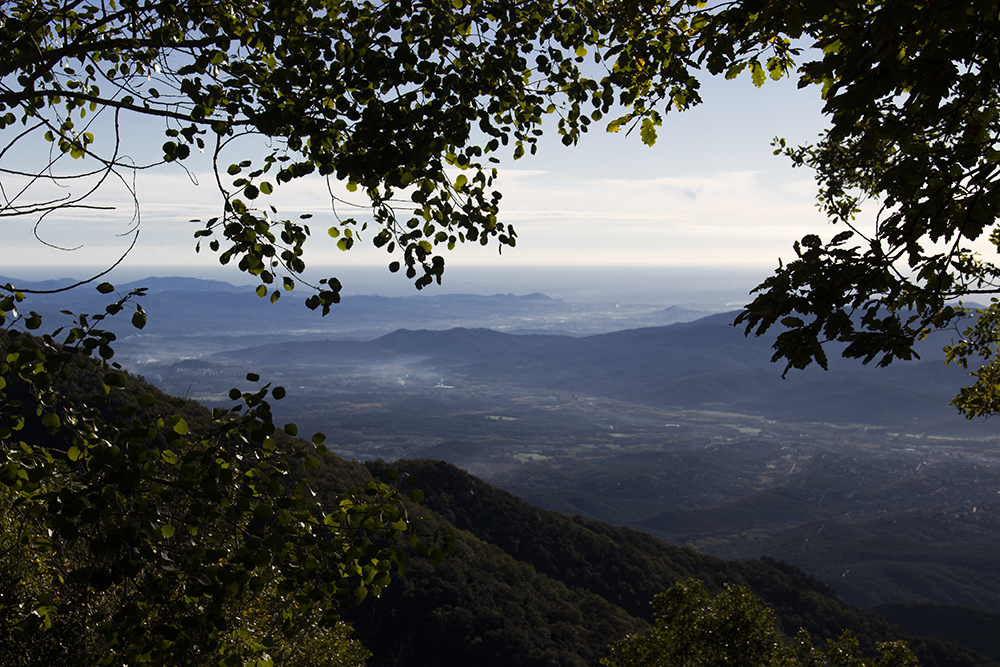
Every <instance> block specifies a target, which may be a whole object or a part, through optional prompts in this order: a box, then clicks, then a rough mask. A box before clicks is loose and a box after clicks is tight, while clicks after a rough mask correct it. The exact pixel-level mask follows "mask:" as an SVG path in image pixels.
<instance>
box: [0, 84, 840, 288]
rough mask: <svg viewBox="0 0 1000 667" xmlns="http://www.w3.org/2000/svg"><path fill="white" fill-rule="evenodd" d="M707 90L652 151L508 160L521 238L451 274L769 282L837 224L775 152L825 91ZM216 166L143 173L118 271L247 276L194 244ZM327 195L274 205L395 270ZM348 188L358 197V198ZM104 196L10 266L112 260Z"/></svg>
mask: <svg viewBox="0 0 1000 667" xmlns="http://www.w3.org/2000/svg"><path fill="white" fill-rule="evenodd" d="M703 96H704V98H705V102H704V104H702V105H701V106H699V107H696V108H694V109H692V110H689V111H686V112H684V113H679V112H671V113H669V114H667V115H666V117H665V119H664V126H663V127H662V128H661V129H660V132H659V140H658V142H657V144H656V145H655V146H654V147H647V146H644V145H643V144H642V143H641V141H640V139H639V137H638V136H637V135H638V133H635V134H633V135H632V136H625V133H624V132H621V133H618V134H608V133H606V132H604V129H603V125H602V124H596V125H597V127H596V129H594V130H592V131H591V132H589V133H587V134H586V135H584V136H583V138H582V139H581V141H580V144H579V145H577V146H573V147H565V146H562V145H561V143H560V142H559V141H558V137H557V136H556V134H555V132H549V133H547V135H546V137H545V138H544V139H543V141H542V143H541V145H540V149H539V153H538V154H537V155H535V156H526V157H524V158H522V159H521V160H518V161H513V160H507V161H505V162H504V163H503V164H502V165H501V171H500V179H499V183H498V189H499V190H500V191H501V192H502V193H503V200H502V209H501V218H502V219H503V220H504V221H506V222H509V223H512V224H513V225H514V226H515V229H516V230H517V234H518V245H517V247H516V248H513V249H507V248H505V249H504V250H503V252H502V254H501V253H499V252H498V251H497V248H496V247H495V246H493V247H488V248H481V247H479V246H478V245H477V246H471V245H470V246H466V247H462V246H460V247H459V248H457V249H456V250H455V251H453V252H451V253H448V254H447V255H446V262H447V264H448V266H449V268H450V269H452V270H451V272H450V273H449V272H448V271H446V280H447V279H448V278H449V276H450V275H452V274H454V275H462V276H465V277H467V278H468V279H471V280H472V281H473V282H475V278H476V271H477V270H479V271H483V272H487V273H489V272H490V271H492V272H493V273H495V274H497V275H500V274H502V273H503V272H505V271H506V272H507V274H508V275H509V274H510V272H512V271H514V272H516V273H517V274H518V275H525V274H527V273H531V271H532V270H533V269H534V268H544V269H553V268H558V267H564V268H565V270H566V271H587V270H589V271H591V272H593V271H598V272H600V271H602V270H606V269H607V270H609V269H610V267H646V268H653V269H655V268H659V269H662V270H663V271H666V272H667V273H670V272H674V274H676V272H677V271H679V270H682V269H685V268H691V269H692V270H700V271H702V274H701V275H702V276H703V278H705V277H706V276H710V275H711V271H709V273H704V269H706V268H707V269H715V270H716V271H717V272H719V274H720V275H721V273H723V272H726V271H728V272H730V273H731V272H733V271H736V272H743V273H742V274H741V275H743V274H747V272H748V271H749V273H750V274H753V275H760V277H761V279H762V278H763V277H764V276H765V275H766V274H767V273H768V272H769V271H770V270H771V269H773V268H774V267H775V266H776V265H777V261H778V258H779V257H781V258H785V259H788V258H789V256H790V255H791V254H792V253H791V245H792V243H793V241H795V240H796V239H799V238H801V237H802V236H803V235H804V234H807V233H821V234H822V233H824V232H826V231H828V230H827V229H825V228H826V227H827V223H826V221H825V219H824V218H823V216H822V215H821V214H820V212H819V211H818V210H817V209H816V207H815V185H814V182H813V180H812V174H811V173H810V172H809V171H806V170H804V169H793V168H792V167H791V165H790V163H789V161H788V160H787V158H784V157H780V156H774V155H772V147H771V145H770V143H771V140H772V139H773V138H774V137H776V136H781V137H785V138H786V139H787V140H788V141H789V143H790V144H799V143H808V142H810V141H812V140H814V139H815V138H816V137H817V136H818V134H819V133H820V132H821V130H822V129H823V127H824V119H823V116H822V113H821V102H820V99H819V91H818V89H816V88H812V89H804V90H799V89H797V88H796V86H795V82H794V81H791V80H783V81H778V82H774V81H768V82H767V83H766V84H765V85H764V86H763V87H762V88H760V89H757V88H755V87H754V86H753V85H752V84H751V82H750V81H749V77H746V76H744V77H741V78H740V79H738V80H736V81H725V80H723V79H721V78H710V79H708V80H706V81H705V82H704V88H703ZM553 129H554V128H553ZM131 130H132V131H131V134H130V137H131V138H132V139H133V140H134V141H135V142H136V146H133V149H132V150H134V151H138V152H139V154H141V153H142V151H144V150H145V151H149V149H150V147H152V148H153V149H155V148H156V147H158V146H159V144H160V143H162V139H161V136H162V135H160V134H159V132H160V130H159V129H158V128H157V126H156V125H150V126H149V127H141V128H139V127H134V128H131ZM195 157H198V156H195ZM208 167H209V165H208V164H207V161H206V160H204V159H202V160H201V161H199V160H191V161H190V164H189V165H188V168H189V169H191V172H185V171H184V170H182V169H181V168H179V167H177V166H173V165H165V166H163V167H159V168H157V169H155V170H152V171H148V172H141V173H140V174H139V175H138V176H137V179H136V182H135V188H136V191H137V194H138V198H139V200H140V203H141V207H140V214H141V219H140V226H139V229H140V233H139V238H138V242H137V244H136V247H135V248H134V249H133V250H132V251H131V253H130V254H129V255H128V257H127V258H126V259H125V260H124V262H123V263H122V265H121V267H120V268H119V269H118V270H117V271H116V273H117V274H118V275H120V276H124V277H127V278H129V279H131V278H133V277H139V276H145V275H175V274H185V275H203V276H206V277H213V278H218V279H223V280H228V281H229V282H234V283H239V282H245V277H243V276H241V275H240V274H239V272H238V271H237V270H236V269H235V268H231V267H230V268H226V269H225V270H220V267H219V266H218V262H217V258H216V257H215V256H214V255H213V254H212V253H210V252H208V251H207V250H203V251H202V252H201V253H200V255H199V254H195V252H194V244H195V241H194V239H193V238H192V234H193V232H194V230H195V229H196V228H197V225H196V224H195V223H192V222H190V220H191V219H196V218H199V219H205V218H208V217H211V216H213V215H216V214H217V213H218V212H219V210H220V206H221V205H220V198H219V194H218V191H217V190H216V188H215V185H214V183H213V177H212V176H211V172H210V171H209V168H208ZM196 183H197V184H196ZM10 185H11V184H10V183H9V182H8V183H7V184H6V186H7V189H8V190H9V189H10ZM326 188H327V186H326V183H325V182H324V181H322V180H321V179H319V178H315V179H304V180H303V181H302V182H298V183H294V184H290V185H284V186H281V187H279V188H278V189H277V191H276V194H275V195H273V196H272V197H271V198H269V199H271V200H272V201H273V203H275V204H276V205H277V206H278V208H279V213H280V214H282V215H283V216H287V217H291V216H295V215H298V214H299V213H305V212H309V213H313V214H314V215H315V217H314V218H313V220H312V227H313V228H314V238H313V240H312V241H311V243H310V245H309V250H308V254H307V256H306V261H307V263H308V264H310V265H312V266H315V267H316V268H317V269H318V270H322V271H326V272H327V273H324V275H329V272H330V271H334V272H336V271H337V270H338V268H340V269H341V270H343V271H349V270H355V269H358V270H360V269H372V270H374V268H375V267H385V265H386V264H387V263H388V262H389V261H391V259H393V257H390V256H388V255H387V254H386V253H384V252H383V251H381V250H377V249H374V248H372V247H371V246H370V244H365V243H362V244H361V245H360V246H355V248H354V249H352V250H351V251H350V252H347V253H343V252H341V251H339V250H337V249H336V248H335V245H334V242H333V241H332V239H329V238H328V237H327V236H326V234H325V233H323V230H325V228H326V227H327V226H329V224H331V223H332V221H333V215H332V212H331V210H330V203H329V196H328V193H327V189H326ZM64 191H72V188H71V187H70V188H68V189H66V190H64ZM58 194H59V193H54V194H53V196H58ZM338 194H341V195H342V196H344V197H345V198H350V194H349V193H347V192H346V191H341V192H339V193H338ZM93 201H94V202H99V203H101V204H103V205H105V206H108V207H112V206H113V207H115V208H114V210H96V211H95V210H89V211H81V212H78V213H76V214H74V215H63V216H61V217H59V218H56V217H54V216H52V217H50V218H47V219H46V220H44V221H42V223H41V224H40V225H39V226H38V227H37V229H36V230H35V231H37V233H38V236H39V237H41V238H42V239H44V240H46V241H48V242H51V243H54V244H57V245H59V246H63V247H77V246H79V249H77V250H74V251H72V252H67V251H63V250H56V249H53V248H51V247H48V246H46V245H44V244H43V243H41V242H39V241H38V240H37V239H36V238H35V236H34V235H33V221H29V220H23V221H21V220H7V221H6V222H5V223H4V225H3V226H2V227H0V248H3V255H4V257H5V259H4V262H3V269H2V271H0V273H2V274H5V275H14V276H21V277H25V278H39V277H61V276H64V275H68V276H74V277H76V276H78V275H82V273H86V271H88V270H90V269H91V268H92V267H96V266H107V265H110V264H111V263H113V262H114V261H115V260H116V259H117V258H118V257H119V256H120V255H121V254H122V253H123V252H124V251H125V249H126V248H127V247H128V244H129V243H130V239H131V236H129V235H128V234H127V232H129V230H131V229H132V228H133V226H134V219H133V213H134V211H133V206H132V204H131V203H130V202H129V200H128V197H127V192H126V191H125V189H124V188H123V187H121V186H113V185H112V186H110V187H106V188H105V189H103V190H102V191H100V192H99V193H98V194H97V195H96V196H95V197H94V200H93ZM123 234H124V235H123ZM363 240H364V237H363ZM383 272H384V270H383ZM498 272H499V273H498ZM550 273H551V271H550ZM580 275H585V273H581V274H580ZM664 275H666V274H664ZM678 275H679V274H678ZM394 279H395V280H397V281H399V282H402V283H405V279H404V278H402V277H400V276H397V277H394ZM456 280H465V278H459V279H456ZM405 287H406V288H408V289H412V288H410V287H409V286H408V285H405ZM462 287H463V284H461V283H460V284H458V285H452V286H451V289H452V290H458V291H462ZM529 287H530V286H529V285H527V284H526V285H525V286H524V287H523V288H522V290H521V291H525V290H528V288H529ZM542 287H543V288H544V285H542ZM373 289H374V288H373ZM390 289H391V288H390ZM379 291H385V289H380V290H379ZM470 291H471V290H470ZM498 291H504V290H498ZM531 291H536V290H531ZM538 291H541V290H538Z"/></svg>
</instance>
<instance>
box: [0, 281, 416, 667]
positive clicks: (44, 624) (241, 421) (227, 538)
mask: <svg viewBox="0 0 1000 667" xmlns="http://www.w3.org/2000/svg"><path fill="white" fill-rule="evenodd" d="M105 285H106V284H105ZM105 285H102V286H101V287H99V290H101V291H103V292H111V291H113V288H110V285H107V286H105ZM109 288H110V289H109ZM133 296H135V295H133V294H129V295H126V296H124V297H122V298H121V299H119V300H118V301H117V302H116V303H115V304H113V305H112V306H109V308H108V312H107V313H105V314H101V315H98V316H95V317H92V318H90V317H87V316H86V315H80V316H79V317H78V318H77V319H76V323H75V326H73V327H71V328H70V329H69V330H68V332H65V331H64V332H57V334H54V335H46V336H41V337H36V336H30V335H28V334H27V333H25V332H23V331H21V330H19V329H18V328H16V326H15V323H16V322H17V318H14V317H11V315H12V314H13V309H14V306H13V305H12V304H14V303H15V302H17V301H19V300H20V299H22V298H23V297H22V295H20V294H18V293H16V292H14V293H13V294H12V296H11V297H10V298H8V299H7V300H6V302H5V303H4V312H3V313H2V314H0V317H3V318H4V321H5V322H6V323H7V327H6V328H5V329H4V331H3V332H2V348H0V349H2V350H3V357H2V361H0V417H2V419H3V421H2V423H0V438H2V442H3V448H2V450H0V503H2V509H3V512H2V514H3V517H4V524H3V528H4V530H3V531H2V534H0V549H2V550H3V553H4V558H3V561H2V562H3V567H2V568H0V580H2V586H3V588H4V592H5V595H4V598H3V601H2V603H0V607H2V610H0V612H2V613H0V616H2V617H3V620H4V627H3V630H2V632H3V636H2V637H0V638H2V639H3V642H2V645H0V650H2V651H3V652H4V662H5V664H12V665H14V664H38V663H41V662H49V663H50V664H84V663H86V664H99V665H104V664H107V665H115V664H145V663H150V662H157V663H158V662H159V661H160V660H161V658H162V657H163V656H170V664H175V665H202V664H221V665H228V664H238V665H244V664H251V663H254V664H260V665H267V664H271V662H272V661H273V660H274V659H281V660H284V659H285V657H284V656H285V653H288V654H289V655H288V659H290V660H292V662H291V663H290V664H295V662H294V660H295V659H296V658H295V655H299V654H301V653H302V651H307V652H310V651H311V652H313V653H315V651H317V650H320V649H322V646H326V648H327V649H328V648H330V647H331V646H341V647H342V648H343V649H344V650H343V652H342V653H341V654H338V655H339V657H341V658H343V659H344V660H346V661H348V662H350V661H351V660H354V661H355V662H357V661H358V660H359V659H362V658H363V656H362V655H361V653H359V649H358V648H357V647H356V646H354V645H353V644H351V642H350V641H349V640H348V639H347V637H346V635H345V630H344V629H343V628H342V627H341V626H339V625H337V620H338V618H339V613H340V610H341V603H343V602H345V601H349V600H353V601H361V600H363V599H364V598H365V597H366V596H367V595H369V594H375V595H378V594H379V593H380V592H381V590H382V589H383V588H384V587H385V585H386V584H387V583H388V581H389V578H390V575H391V574H392V572H393V571H397V572H402V571H403V569H404V566H405V561H406V555H405V553H404V552H403V550H402V549H401V548H400V547H399V546H397V545H396V544H395V539H396V537H397V536H398V535H400V534H401V533H403V532H404V531H407V530H408V528H409V524H408V519H407V515H406V510H405V508H404V506H403V505H402V503H401V501H400V492H399V491H397V490H395V489H394V488H392V487H390V486H389V485H387V484H379V483H375V482H373V481H369V482H368V483H366V484H365V485H364V486H363V487H356V488H352V489H350V490H349V491H347V492H344V493H341V494H339V495H337V496H336V497H335V498H334V499H332V502H329V503H327V504H320V503H318V502H317V501H316V499H315V497H314V496H315V493H314V491H313V489H312V486H311V484H310V483H309V482H308V480H306V479H303V478H299V477H298V475H297V473H296V470H297V468H296V465H299V466H304V467H305V468H306V469H310V468H315V467H316V466H317V465H318V463H319V459H318V457H319V456H321V455H322V454H323V453H324V452H325V447H324V446H323V445H322V440H323V437H322V435H319V434H317V435H316V436H314V437H313V440H312V442H305V441H302V440H297V439H295V438H293V437H292V436H294V435H295V432H296V429H295V426H294V425H293V424H288V425H286V426H285V427H284V428H283V429H282V428H279V427H277V426H276V425H275V424H274V421H273V418H272V414H271V408H270V404H269V402H268V400H267V399H268V398H269V397H270V398H273V399H280V398H281V397H282V396H283V395H284V393H285V392H284V389H282V388H281V387H273V388H272V387H271V386H270V385H263V386H258V388H257V389H256V390H255V391H246V392H240V391H239V390H236V389H234V390H233V391H232V392H231V394H230V396H231V398H232V399H233V400H235V401H237V402H238V404H237V405H236V406H235V407H233V408H231V409H221V408H217V409H215V410H213V411H212V414H211V418H210V419H207V420H206V419H204V418H201V419H193V420H192V423H196V422H201V424H199V426H198V428H192V426H191V424H189V422H188V420H187V419H186V418H185V415H186V414H189V413H190V410H189V409H188V408H186V406H185V405H184V404H183V401H180V402H174V403H173V404H172V405H168V406H164V405H163V404H162V399H158V397H157V396H156V395H154V394H153V393H145V394H141V395H139V396H138V398H137V401H136V402H137V403H138V408H136V407H132V406H130V405H127V403H128V401H125V402H124V403H125V405H119V406H118V407H117V409H115V410H110V411H108V410H106V409H105V412H103V413H102V410H101V409H99V408H98V407H97V406H100V405H101V404H102V403H104V402H106V401H107V398H108V397H115V396H117V395H118V394H120V393H122V392H125V391H127V390H128V388H129V385H130V384H131V383H130V380H129V379H128V377H127V375H126V374H125V373H123V372H122V371H121V370H120V369H118V368H116V367H115V366H114V365H113V364H112V365H109V364H108V359H109V358H110V356H111V354H110V352H111V350H110V347H109V346H110V344H111V342H113V339H114V335H113V334H110V333H109V332H107V331H103V330H101V329H99V328H98V325H99V324H100V323H101V321H102V320H103V319H104V317H105V316H106V315H107V314H110V313H113V312H119V311H120V310H122V309H124V308H126V307H127V306H129V305H130V304H129V302H130V300H131V298H132V297H133ZM136 312H139V311H136ZM26 319H27V321H28V322H31V320H32V317H31V316H29V317H28V318H26ZM137 322H138V320H137ZM39 324H40V323H39ZM60 333H63V334H64V335H63V336H61V340H57V339H56V338H55V335H59V334H60ZM91 352H96V353H97V356H99V357H102V358H103V359H94V358H93V355H92V354H90V353H91ZM247 380H248V381H250V382H258V378H257V377H256V376H255V375H253V374H250V375H248V376H247ZM88 384H90V385H91V386H93V385H95V384H96V386H97V387H98V391H97V393H96V394H91V395H89V396H87V395H85V394H86V392H85V391H84V392H83V393H84V396H83V397H82V398H81V397H80V395H79V394H80V392H81V388H86V387H87V385H88ZM133 386H134V384H133ZM74 394H76V395H74ZM71 395H72V398H69V396H71ZM120 403H121V402H120ZM164 407H168V408H170V410H165V409H164ZM109 413H110V414H109ZM296 461H298V462H299V464H294V462H296ZM393 475H394V473H393ZM414 493H417V492H416V491H414ZM413 539H414V543H416V536H414V537H413ZM423 549H424V550H425V551H426V550H428V547H427V546H426V545H424V546H423ZM317 624H318V627H317ZM303 632H307V633H309V635H310V636H311V637H312V640H311V641H312V642H314V643H316V642H318V644H317V645H316V647H313V648H310V644H309V643H306V644H303V643H302V642H301V641H298V640H296V641H295V643H292V640H293V639H296V638H297V637H298V636H299V635H301V634H302V633H303ZM322 650H326V649H322ZM307 654H308V653H307ZM352 656H353V657H352ZM334 657H336V656H334ZM298 659H299V660H301V659H302V657H301V655H300V657H299V658H298Z"/></svg>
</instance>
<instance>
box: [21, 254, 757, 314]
mask: <svg viewBox="0 0 1000 667" xmlns="http://www.w3.org/2000/svg"><path fill="white" fill-rule="evenodd" d="M100 270H101V269H97V268H93V267H92V268H91V269H90V270H88V269H87V268H86V267H78V266H75V267H65V269H59V268H55V267H26V266H22V267H16V266H15V267H5V268H4V269H3V274H4V275H6V276H8V277H10V278H19V279H22V280H26V281H41V280H58V279H63V278H70V279H82V278H86V277H89V276H90V275H95V274H96V273H98V272H100ZM772 270H773V267H770V268H769V267H764V266H743V267H740V266H737V267H726V268H720V267H718V266H642V265H640V266H614V265H600V266H552V267H546V266H531V265H509V266H486V267H475V266H470V265H462V264H459V265H448V266H447V268H446V271H445V276H444V280H443V281H442V284H441V285H436V284H435V285H431V286H430V287H427V288H425V289H423V290H420V291H418V290H417V289H416V288H414V287H413V284H412V282H411V281H408V280H407V279H406V277H405V276H404V275H402V273H399V274H395V275H394V274H391V273H389V271H388V269H387V268H385V267H384V266H383V267H377V266H341V267H322V266H316V267H311V269H310V271H309V276H310V277H311V278H313V279H318V277H321V276H322V277H327V276H336V277H337V278H338V279H340V281H341V282H342V283H343V285H344V287H343V291H342V294H343V295H344V296H360V295H378V296H387V297H395V296H414V295H441V294H481V295H491V294H516V295H525V294H533V293H542V294H545V295H547V296H549V297H552V298H554V299H563V300H565V301H568V302H571V303H595V302H604V303H610V302H622V303H630V304H637V303H642V304H651V305H659V306H663V307H667V306H673V305H676V306H684V307H689V308H700V309H708V310H726V309H731V308H732V309H735V308H739V307H741V306H743V305H744V304H745V303H747V302H748V301H749V299H750V297H749V292H750V290H751V289H753V288H754V287H755V286H756V285H758V284H759V283H760V282H761V281H762V280H764V278H766V277H767V276H768V275H769V274H770V272H771V271H772ZM152 277H193V278H200V279H203V280H220V281H223V282H227V283H230V284H233V285H242V284H246V285H252V284H254V283H253V282H252V278H251V277H250V276H247V275H246V274H243V273H241V272H239V271H238V270H236V269H235V268H234V267H217V268H215V267H213V268H212V269H206V267H204V266H175V267H169V266H122V267H118V268H117V269H115V270H114V271H112V272H111V273H110V274H109V275H108V276H105V277H104V278H102V280H107V281H109V282H112V283H119V284H124V283H129V282H133V281H137V280H142V279H144V278H152Z"/></svg>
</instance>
